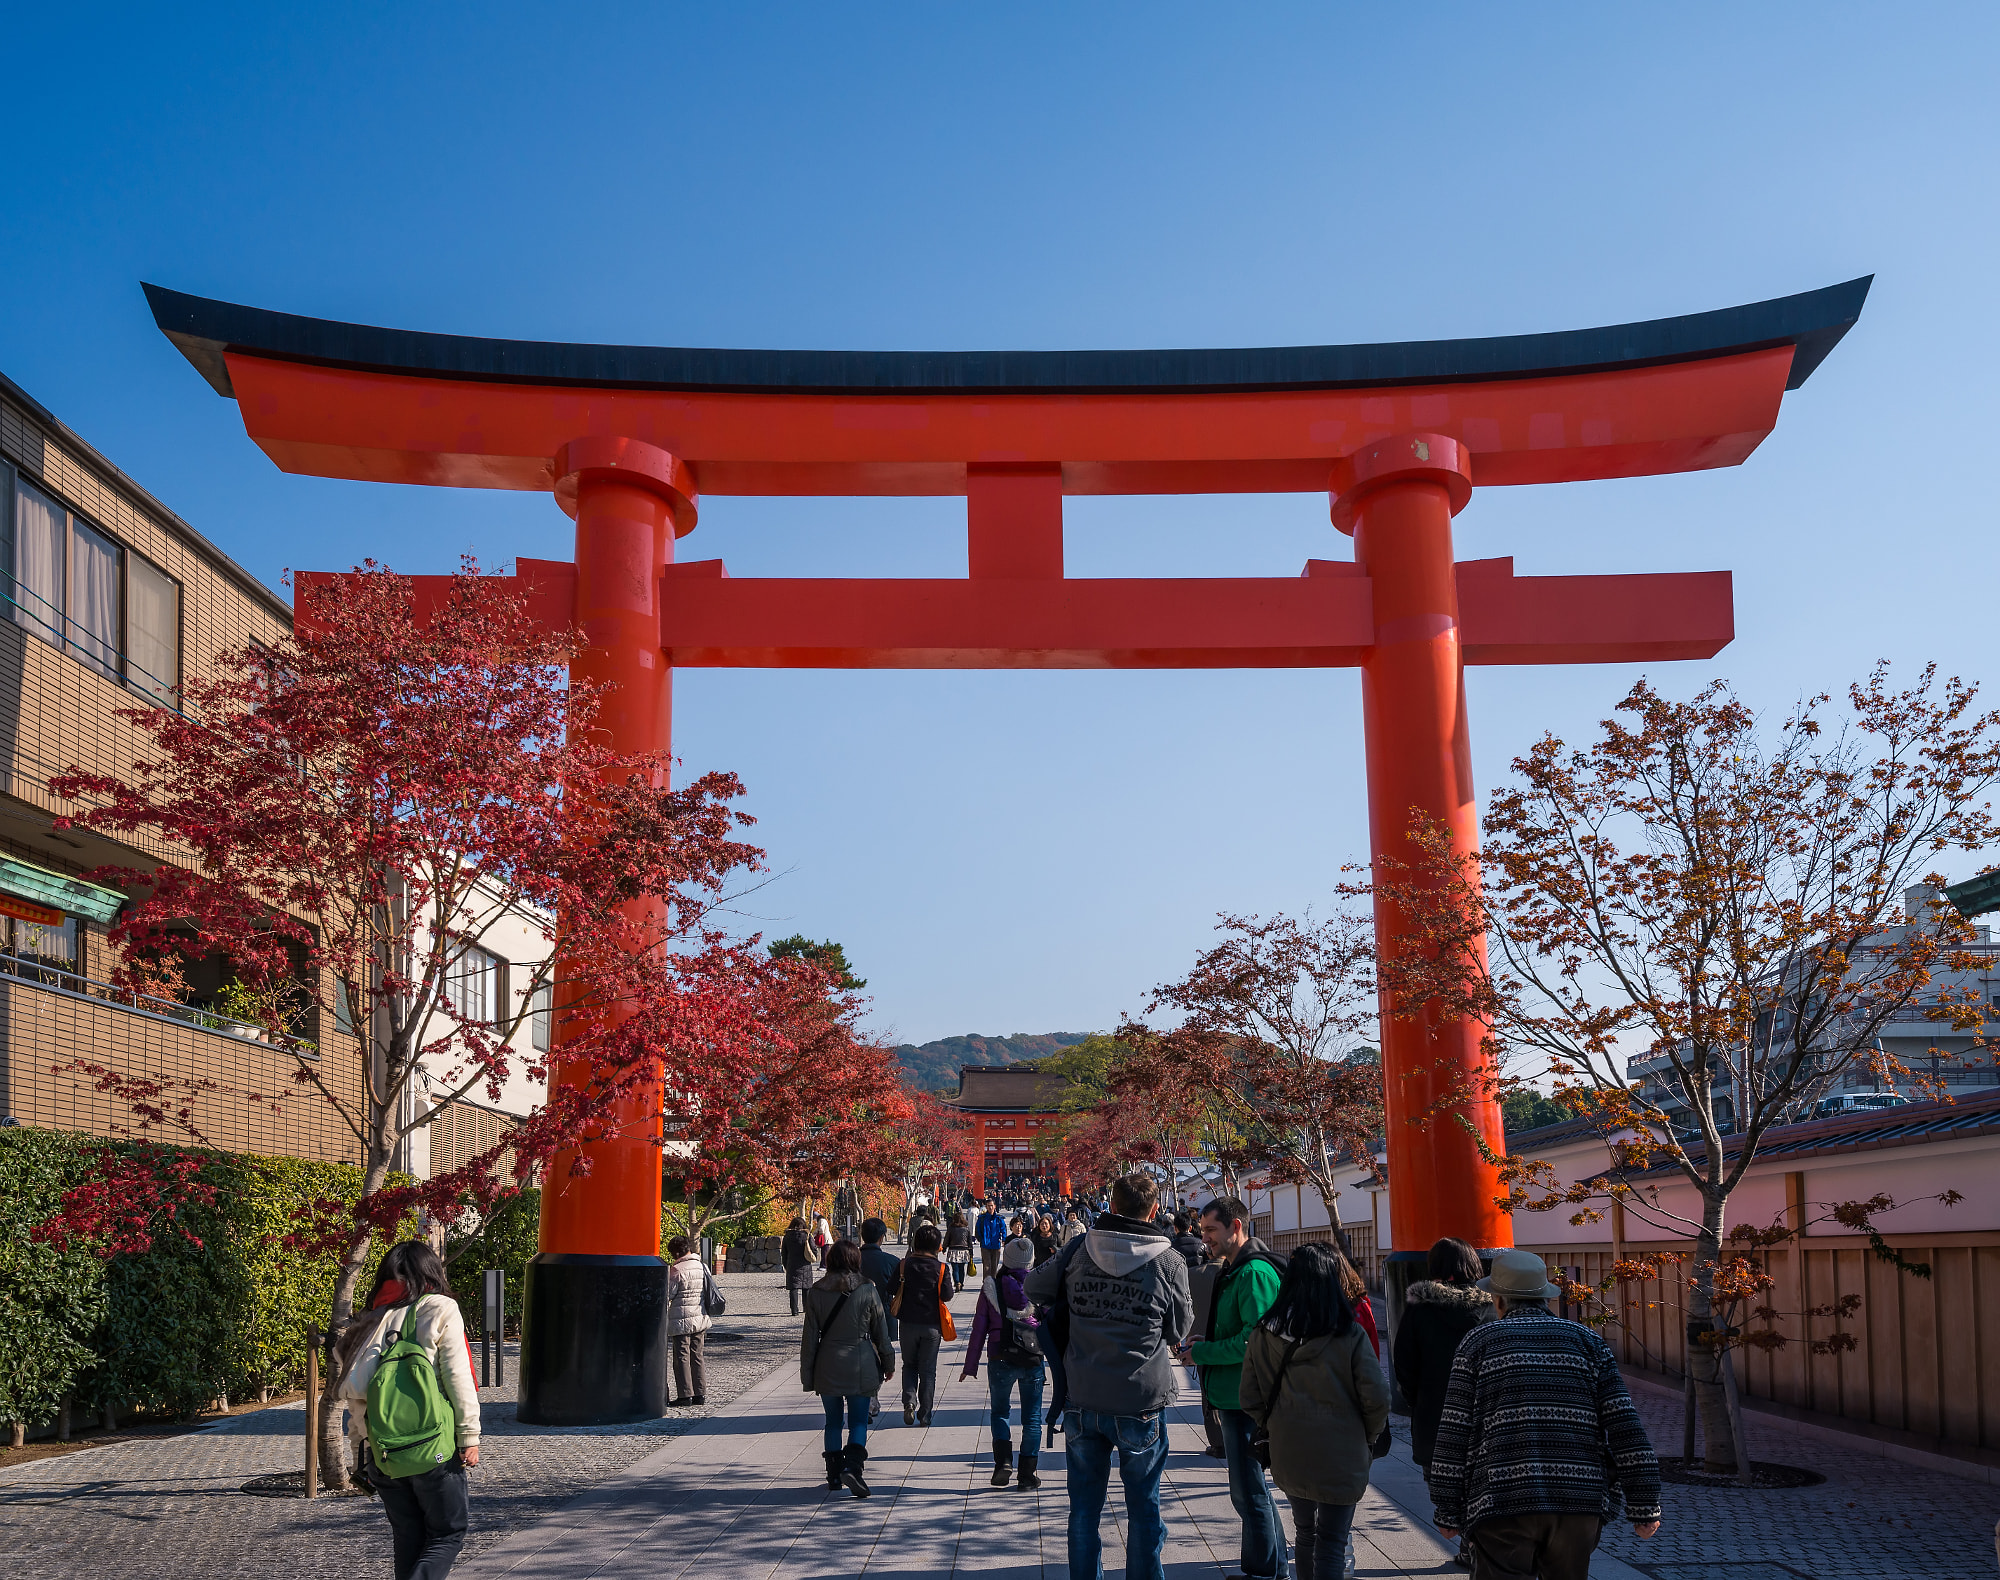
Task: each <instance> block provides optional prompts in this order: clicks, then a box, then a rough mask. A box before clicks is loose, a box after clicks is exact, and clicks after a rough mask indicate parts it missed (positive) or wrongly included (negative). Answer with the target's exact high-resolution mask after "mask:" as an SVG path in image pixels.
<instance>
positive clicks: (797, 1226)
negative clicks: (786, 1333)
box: [778, 1218, 815, 1317]
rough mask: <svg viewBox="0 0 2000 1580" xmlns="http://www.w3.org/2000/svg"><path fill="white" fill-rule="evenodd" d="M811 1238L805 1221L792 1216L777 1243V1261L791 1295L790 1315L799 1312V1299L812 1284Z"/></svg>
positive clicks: (795, 1314) (812, 1259)
mask: <svg viewBox="0 0 2000 1580" xmlns="http://www.w3.org/2000/svg"><path fill="white" fill-rule="evenodd" d="M814 1260H815V1258H814V1256H813V1248H812V1239H811V1237H810V1236H809V1235H808V1234H807V1233H806V1221H805V1219H803V1218H794V1219H793V1220H792V1221H791V1224H790V1226H789V1227H787V1228H786V1230H785V1238H784V1239H783V1240H782V1241H780V1242H779V1245H778V1263H779V1265H780V1266H782V1267H783V1268H784V1270H785V1289H786V1290H787V1291H788V1292H789V1293H790V1295H791V1297H792V1315H793V1316H795V1317H796V1316H797V1315H798V1314H799V1299H800V1297H801V1296H802V1295H804V1294H805V1292H806V1291H807V1290H808V1289H811V1288H812V1285H813V1262H814Z"/></svg>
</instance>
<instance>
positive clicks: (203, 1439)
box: [0, 1273, 798, 1580]
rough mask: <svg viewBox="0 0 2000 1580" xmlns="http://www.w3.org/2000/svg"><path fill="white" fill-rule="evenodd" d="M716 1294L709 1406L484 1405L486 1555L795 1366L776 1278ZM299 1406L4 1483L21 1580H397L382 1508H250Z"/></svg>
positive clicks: (296, 1423) (294, 1437)
mask: <svg viewBox="0 0 2000 1580" xmlns="http://www.w3.org/2000/svg"><path fill="white" fill-rule="evenodd" d="M719 1282H720V1283H721V1285H722V1289H723V1293H724V1294H725V1296H726V1297H727V1299H728V1301H729V1312H728V1315H726V1316H724V1317H723V1318H722V1319H721V1320H720V1321H718V1323H717V1324H716V1328H715V1330H714V1336H713V1337H712V1338H711V1341H710V1344H709V1348H708V1392H707V1397H708V1405H707V1407H706V1408H705V1409H704V1410H699V1411H695V1410H680V1411H675V1412H674V1413H673V1414H672V1415H670V1416H667V1417H666V1418H664V1419H662V1420H659V1421H646V1422H640V1423H637V1424H633V1425H627V1426H614V1427H572V1428H564V1429H554V1428H548V1427H531V1426H524V1425H522V1424H521V1423H520V1422H519V1421H517V1420H516V1419H515V1418H514V1408H515V1392H514V1380H515V1378H516V1377H517V1376H518V1367H517V1365H516V1361H517V1359H518V1357H517V1356H515V1355H514V1354H513V1353H512V1347H511V1346H510V1353H509V1356H508V1369H507V1376H508V1384H507V1386H506V1387H504V1388H487V1389H482V1390H481V1391H480V1395H479V1399H480V1414H481V1418H482V1424H483V1430H484V1443H483V1445H482V1448H481V1459H480V1467H479V1469H478V1470H477V1471H476V1472H474V1473H473V1476H474V1480H473V1500H474V1501H473V1529H472V1534H471V1536H470V1538H469V1539H468V1541H467V1543H466V1551H467V1553H469V1554H476V1553H478V1552H479V1551H481V1550H482V1549H484V1548H487V1547H491V1546H493V1545H495V1544H496V1543H498V1542H500V1541H503V1540H505V1539H506V1537H507V1536H508V1535H509V1534H510V1533H512V1532H514V1531H516V1530H519V1529H522V1528H524V1527H526V1526H529V1525H531V1524H533V1523H534V1522H535V1521H537V1520H540V1519H542V1518H544V1517H545V1516H548V1515H550V1514H552V1513H554V1512H555V1511H556V1510H557V1509H560V1508H562V1507H563V1506H564V1505H565V1504H567V1503H568V1502H569V1501H570V1500H571V1499H572V1498H574V1497H575V1496H576V1495H577V1494H578V1493H579V1492H581V1491H583V1490H584V1489H585V1488H587V1487H590V1486H592V1485H594V1484H596V1483H597V1482H600V1481H602V1480H603V1479H604V1478H605V1477H606V1476H610V1475H614V1474H616V1473H617V1472H618V1471H620V1470H623V1469H624V1468H625V1467H627V1466H628V1465H631V1464H633V1463H634V1462H635V1461H638V1460H641V1459H644V1458H645V1457H646V1456H647V1455H648V1454H650V1453H652V1452H653V1451H654V1450H655V1449H657V1448H658V1447H659V1446H660V1444H661V1443H662V1442H663V1441H665V1440H668V1439H671V1438H673V1437H676V1436H679V1435H680V1434H682V1433H684V1432H687V1431H689V1430H690V1429H691V1428H693V1427H694V1426H695V1425H696V1424H697V1423H698V1421H699V1420H700V1418H701V1417H703V1416H712V1415H715V1414H717V1413H719V1412H721V1411H723V1410H725V1409H726V1408H727V1407H728V1404H729V1402H730V1401H731V1400H732V1399H734V1398H736V1397H737V1396H739V1395H741V1394H742V1393H743V1392H744V1391H745V1390H746V1389H748V1388H750V1387H752V1386H753V1385H754V1384H756V1383H757V1382H759V1381H761V1380H762V1379H763V1378H765V1377H767V1376H769V1375H770V1372H771V1368H772V1367H773V1366H775V1365H778V1364H779V1363H780V1362H782V1361H783V1360H785V1359H786V1358H788V1357H789V1358H790V1359H791V1361H792V1364H793V1365H794V1366H796V1365H797V1355H798V1319H797V1318H796V1317H794V1316H792V1315H790V1313H789V1310H788V1307H787V1302H786V1298H785V1292H784V1285H783V1278H782V1276H781V1275H774V1274H761V1273H733V1274H724V1275H722V1277H721V1279H720V1280H719ZM304 1445H305V1419H304V1411H303V1407H302V1406H300V1405H298V1404H291V1405H279V1406H276V1407H274V1408H272V1409H269V1410H259V1411H256V1412H254V1413H251V1414H246V1415H239V1416H232V1417H231V1418H230V1419H229V1420H227V1421H223V1422H220V1423H218V1424H217V1425H215V1426H213V1427H208V1428H205V1429H203V1430H201V1431H198V1432H191V1433H187V1434H185V1435H183V1436H180V1437H163V1438H144V1439H135V1440H132V1441H128V1442H122V1443H115V1444H111V1445H108V1446H106V1447H104V1448H97V1449H87V1450H82V1451H79V1452H78V1453H75V1454H66V1455H63V1456H62V1457H60V1458H56V1459H43V1460H35V1461H31V1462H29V1463H27V1464H23V1465H16V1466H13V1467H11V1468H9V1469H7V1470H4V1471H0V1551H4V1552H5V1553H6V1554H7V1560H6V1567H7V1569H8V1571H9V1573H10V1575H11V1576H14V1577H18V1580H75V1577H76V1576H79V1575H93V1574H94V1575H101V1576H107V1577H114V1576H115V1577H116V1580H208V1577H211V1576H213V1577H217V1580H222V1577H236V1576H243V1577H245V1580H250V1577H255V1580H267V1577H269V1576H271V1575H274V1574H282V1575H284V1576H286V1577H287V1580H365V1577H371V1576H375V1575H387V1574H388V1573H389V1568H390V1553H389V1528H388V1524H387V1522H386V1521H384V1519H383V1518H382V1507H381V1505H380V1504H379V1503H377V1502H376V1501H375V1500H374V1499H373V1498H366V1497H359V1498H341V1499H323V1500H321V1501H319V1502H316V1503H306V1502H305V1501H304V1500H302V1499H280V1498H257V1497H249V1496H246V1495H245V1494H244V1493H242V1492H241V1491H240V1490H239V1489H240V1488H241V1487H242V1485H243V1483H245V1482H246V1481H249V1480H250V1479H251V1478H253V1477H256V1476H263V1475H269V1474H270V1473H272V1472H274V1471H286V1470H297V1469H299V1468H300V1467H301V1465H303V1463H304V1454H305V1447H304Z"/></svg>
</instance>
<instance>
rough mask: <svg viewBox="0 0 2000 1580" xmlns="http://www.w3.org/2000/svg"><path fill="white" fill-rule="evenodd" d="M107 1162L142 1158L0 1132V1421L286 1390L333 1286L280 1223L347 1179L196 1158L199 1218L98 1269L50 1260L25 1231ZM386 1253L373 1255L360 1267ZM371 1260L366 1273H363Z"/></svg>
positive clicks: (326, 1262) (193, 1406)
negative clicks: (204, 1188)
mask: <svg viewBox="0 0 2000 1580" xmlns="http://www.w3.org/2000/svg"><path fill="white" fill-rule="evenodd" d="M106 1150H110V1151H112V1152H117V1153H130V1152H133V1151H137V1150H141V1149H140V1147H139V1146H138V1144H136V1143H131V1142H106V1141H104V1140H102V1139H100V1138H98V1137H95V1136H87V1135H79V1134H75V1133H72V1132H68V1131H51V1130H31V1129H27V1128H20V1127H14V1128H9V1129H6V1130H0V1419H4V1420H10V1421H12V1420H18V1421H24V1422H26V1423H28V1425H29V1426H30V1427H39V1426H41V1425H43V1424H45V1423H47V1422H48V1421H49V1420H51V1419H52V1418H53V1417H54V1416H55V1414H56V1411H57V1409H58V1408H59V1407H60V1405H61V1402H62V1400H63V1399H64V1398H65V1397H68V1398H70V1399H71V1400H73V1401H74V1404H75V1406H76V1407H77V1408H78V1409H79V1410H84V1411H92V1412H95V1411H101V1410H103V1409H104V1408H105V1407H107V1406H109V1407H111V1408H113V1409H116V1410H118V1411H121V1412H127V1411H156V1410H171V1411H174V1412H176V1413H180V1414H186V1413H189V1412H192V1411H195V1410H198V1409H200V1408H202V1407H203V1406H204V1405H206V1404H207V1403H208V1402H209V1401H210V1400H212V1399H214V1398H215V1397H217V1396H218V1395H220V1394H225V1393H226V1394H228V1395H229V1396H231V1397H232V1398H243V1397H248V1396H250V1395H252V1394H255V1393H257V1392H258V1391H259V1390H260V1389H264V1388H271V1389H275V1390H282V1389H286V1388H291V1387H296V1386H297V1385H298V1384H299V1383H300V1382H302V1381H303V1378H304V1371H305V1334H306V1329H307V1328H309V1327H314V1326H323V1325H324V1324H325V1322H326V1318H327V1313H328V1312H329V1310H330V1309H331V1308H332V1305H333V1286H334V1282H335V1279H336V1277H337V1276H338V1272H339V1268H338V1263H337V1258H336V1257H335V1255H334V1254H333V1253H331V1252H328V1253H325V1254H322V1255H319V1256H311V1257H309V1256H305V1255H303V1254H301V1253H299V1252H296V1251H289V1250H286V1249H285V1247H284V1245H283V1243H282V1242H283V1237H284V1236H285V1235H286V1234H287V1233H288V1232H290V1231H291V1230H292V1229H293V1228H294V1222H293V1213H294V1212H295V1211H296V1210H297V1209H299V1208H302V1207H304V1206H305V1205H306V1204H307V1203H309V1202H312V1201H315V1200H318V1199H320V1198H321V1197H330V1198H332V1199H335V1200H340V1201H352V1200H354V1199H355V1197H356V1196H357V1195H358V1194H359V1191H360V1186H361V1171H360V1170H359V1169H357V1168H355V1167H353V1166H352V1165H349V1164H341V1163H314V1162H308V1161H305V1160H303V1159H299V1158H273V1157H259V1156H254V1155H245V1154H238V1153H226V1152H201V1151H197V1150H195V1149H189V1148H179V1149H164V1150H178V1151H183V1152H192V1153H193V1155H196V1156H199V1157H201V1158H202V1159H203V1163H202V1169H201V1174H200V1179H201V1181H202V1183H204V1184H206V1185H210V1186H213V1187H214V1188H215V1201H214V1203H213V1204H212V1205H209V1206H199V1205H190V1206H188V1207H187V1208H185V1209H184V1211H183V1215H182V1223H183V1224H184V1225H185V1227H186V1229H187V1230H188V1232H189V1233H191V1234H193V1235H194V1236H195V1237H196V1238H197V1239H198V1240H200V1241H201V1245H200V1246H199V1248H197V1247H196V1246H193V1245H190V1244H189V1243H188V1242H187V1241H186V1239H185V1238H183V1237H182V1236H181V1235H179V1234H176V1233H174V1232H172V1231H171V1230H169V1231H167V1232H166V1233H163V1234H156V1235H155V1237H154V1240H153V1246H152V1249H151V1250H149V1251H146V1252H143V1253H139V1254H134V1255H128V1256H119V1257H115V1258H113V1259H111V1260H109V1261H105V1260H103V1259H101V1258H100V1257H98V1256H97V1255H96V1254H95V1253H94V1252H92V1251H91V1250H89V1249H88V1248H87V1247H82V1246H73V1247H72V1248H71V1249H69V1250H67V1251H58V1250H56V1249H55V1248H54V1247H53V1246H49V1245H37V1244H35V1243H33V1242H31V1241H30V1239H29V1237H28V1236H29V1231H30V1230H32V1229H33V1228H34V1227H35V1226H36V1225H37V1224H40V1223H43V1222H46V1221H47V1220H48V1219H49V1218H51V1217H53V1216H54V1215H55V1214H56V1213H57V1212H58V1211H60V1210H61V1207H62V1195H63V1192H64V1191H66V1190H68V1189H70V1188H72V1187H73V1186H76V1185H80V1184H82V1183H83V1182H84V1181H85V1180H87V1179H89V1178H90V1177H91V1175H92V1174H93V1173H94V1172H95V1168H96V1161H97V1158H98V1156H99V1154H101V1153H103V1152H104V1151H106ZM383 1249H385V1246H384V1244H383V1243H382V1242H380V1241H378V1242H377V1244H376V1246H375V1251H374V1258H375V1259H379V1257H380V1254H381V1252H382V1250H383ZM373 1270H374V1268H373V1259H371V1262H370V1265H369V1268H368V1272H369V1273H370V1274H372V1273H373Z"/></svg>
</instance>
